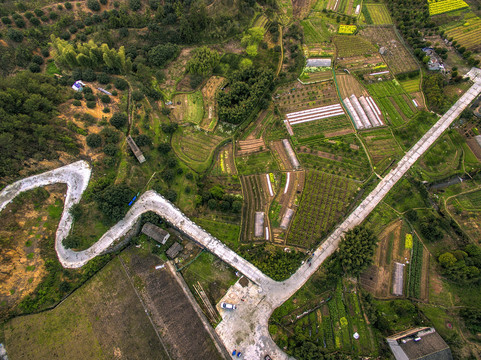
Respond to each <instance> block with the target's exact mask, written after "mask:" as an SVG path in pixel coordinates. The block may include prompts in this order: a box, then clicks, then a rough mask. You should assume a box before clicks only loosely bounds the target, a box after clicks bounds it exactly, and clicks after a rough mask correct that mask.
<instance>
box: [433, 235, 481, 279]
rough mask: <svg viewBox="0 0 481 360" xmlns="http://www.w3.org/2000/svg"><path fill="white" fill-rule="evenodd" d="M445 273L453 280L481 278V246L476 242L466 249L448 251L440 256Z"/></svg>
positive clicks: (440, 262) (439, 259)
mask: <svg viewBox="0 0 481 360" xmlns="http://www.w3.org/2000/svg"><path fill="white" fill-rule="evenodd" d="M438 261H439V264H441V266H442V267H443V273H444V274H445V275H446V276H447V277H449V278H450V279H451V280H453V281H456V282H461V283H467V282H479V281H480V280H481V248H480V247H479V246H477V245H475V244H469V245H467V246H466V247H465V248H464V250H455V251H447V252H445V253H443V254H441V255H440V256H439V257H438Z"/></svg>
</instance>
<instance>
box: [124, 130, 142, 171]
mask: <svg viewBox="0 0 481 360" xmlns="http://www.w3.org/2000/svg"><path fill="white" fill-rule="evenodd" d="M127 144H129V146H130V150H132V152H133V153H134V155H135V157H136V158H137V160H139V163H141V164H142V163H144V162H145V157H144V154H142V151H140V149H139V147H138V146H137V144H136V143H135V141H134V139H132V136H130V135H129V136H127Z"/></svg>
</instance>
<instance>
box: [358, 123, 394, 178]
mask: <svg viewBox="0 0 481 360" xmlns="http://www.w3.org/2000/svg"><path fill="white" fill-rule="evenodd" d="M361 136H362V139H363V141H364V143H365V144H366V147H367V149H368V151H369V154H370V155H371V158H372V161H373V164H374V166H376V167H378V168H380V169H377V170H376V171H379V172H381V171H382V169H383V168H384V167H385V166H387V165H389V163H390V162H391V161H393V160H396V159H397V158H398V157H400V156H401V155H402V153H403V152H402V149H401V148H400V147H399V145H398V143H397V142H396V140H395V139H394V137H393V135H392V134H391V132H390V131H389V130H387V129H380V130H374V131H369V132H362V133H361Z"/></svg>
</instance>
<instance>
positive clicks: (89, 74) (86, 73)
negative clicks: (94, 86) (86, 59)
mask: <svg viewBox="0 0 481 360" xmlns="http://www.w3.org/2000/svg"><path fill="white" fill-rule="evenodd" d="M82 78H83V80H85V81H88V82H92V81H95V80H97V75H95V73H94V72H93V70H92V69H85V70H83V71H82Z"/></svg>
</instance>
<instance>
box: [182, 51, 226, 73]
mask: <svg viewBox="0 0 481 360" xmlns="http://www.w3.org/2000/svg"><path fill="white" fill-rule="evenodd" d="M219 61H220V55H219V53H218V52H217V51H216V50H211V49H209V48H208V47H207V46H202V47H200V48H197V49H195V50H194V51H193V54H192V57H191V58H190V59H189V61H188V62H187V67H186V70H187V72H189V73H191V74H197V75H201V76H203V77H207V76H209V75H211V74H212V71H213V70H214V69H215V68H216V66H217V65H218V64H219Z"/></svg>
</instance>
